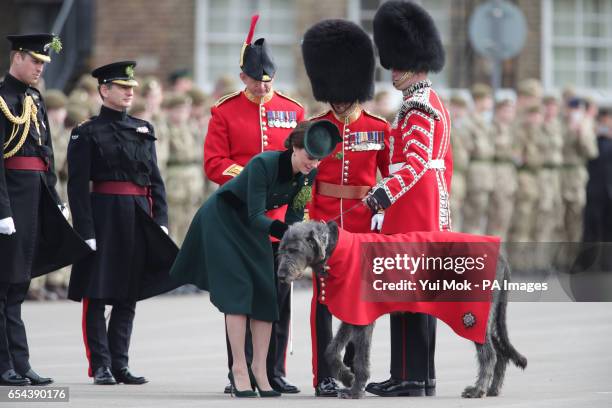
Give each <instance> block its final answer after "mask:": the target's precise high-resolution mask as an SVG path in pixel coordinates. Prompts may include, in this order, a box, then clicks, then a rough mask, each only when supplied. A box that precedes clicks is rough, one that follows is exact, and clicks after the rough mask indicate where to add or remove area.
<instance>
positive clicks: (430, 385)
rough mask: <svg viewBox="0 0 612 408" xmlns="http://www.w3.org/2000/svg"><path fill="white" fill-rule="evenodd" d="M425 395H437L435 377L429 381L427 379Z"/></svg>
mask: <svg viewBox="0 0 612 408" xmlns="http://www.w3.org/2000/svg"><path fill="white" fill-rule="evenodd" d="M425 395H427V396H428V397H435V396H436V379H435V378H428V379H427V381H425Z"/></svg>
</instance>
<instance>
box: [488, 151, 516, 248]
mask: <svg viewBox="0 0 612 408" xmlns="http://www.w3.org/2000/svg"><path fill="white" fill-rule="evenodd" d="M494 174H495V180H498V181H499V183H497V184H496V186H495V188H494V189H493V191H492V192H491V197H490V201H489V209H488V216H487V235H496V236H498V237H501V239H502V241H506V240H507V238H508V232H509V230H510V223H511V222H512V213H513V212H514V198H515V195H516V190H517V184H518V181H517V173H516V167H515V166H514V164H513V163H498V164H496V165H495V168H494Z"/></svg>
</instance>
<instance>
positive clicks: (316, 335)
mask: <svg viewBox="0 0 612 408" xmlns="http://www.w3.org/2000/svg"><path fill="white" fill-rule="evenodd" d="M313 282H314V283H313V285H314V286H315V288H314V290H316V298H315V299H313V309H311V316H310V319H311V335H312V339H311V341H312V355H313V356H314V359H313V362H312V363H313V367H312V372H313V386H314V387H316V386H317V385H318V384H319V383H320V382H321V381H322V380H323V379H325V378H327V377H333V375H332V372H331V369H330V367H329V364H328V362H327V359H326V358H325V349H326V348H327V346H328V345H329V343H330V342H331V340H332V338H333V336H334V333H333V330H332V315H331V313H330V312H329V309H328V308H327V306H326V305H325V304H321V303H319V301H318V299H319V296H320V291H321V287H320V281H319V279H316V278H315V279H313ZM354 356H355V347H354V345H353V343H352V342H350V343H349V344H347V346H346V350H345V352H344V358H343V361H344V365H346V366H347V367H352V366H353V357H354Z"/></svg>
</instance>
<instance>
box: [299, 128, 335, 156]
mask: <svg viewBox="0 0 612 408" xmlns="http://www.w3.org/2000/svg"><path fill="white" fill-rule="evenodd" d="M341 141H342V138H341V137H340V131H339V130H338V127H337V126H336V125H334V124H333V123H332V122H330V121H329V120H319V121H316V122H313V123H312V124H311V125H310V126H308V129H306V133H305V135H304V149H306V152H307V153H308V155H309V156H311V157H314V158H315V159H318V160H322V159H323V158H325V157H326V156H328V155H330V154H331V153H332V152H333V151H334V149H335V148H336V145H337V144H338V143H340V142H341Z"/></svg>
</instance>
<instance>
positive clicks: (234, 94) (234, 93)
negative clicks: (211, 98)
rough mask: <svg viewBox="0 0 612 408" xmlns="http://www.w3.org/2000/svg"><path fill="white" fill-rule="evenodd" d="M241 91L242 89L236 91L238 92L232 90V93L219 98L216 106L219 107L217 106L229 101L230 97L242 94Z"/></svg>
mask: <svg viewBox="0 0 612 408" xmlns="http://www.w3.org/2000/svg"><path fill="white" fill-rule="evenodd" d="M241 92H242V91H236V92H232V93H230V94H227V95H224V96H222V97H221V98H219V99H218V100H217V102H215V107H217V106H219V105H221V104H222V103H223V102H227V101H229V100H230V99H232V98H234V97H236V96H238V95H240V93H241Z"/></svg>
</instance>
